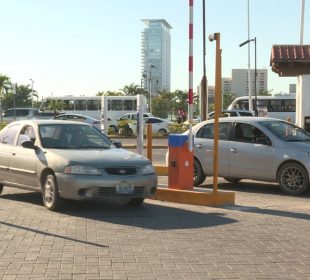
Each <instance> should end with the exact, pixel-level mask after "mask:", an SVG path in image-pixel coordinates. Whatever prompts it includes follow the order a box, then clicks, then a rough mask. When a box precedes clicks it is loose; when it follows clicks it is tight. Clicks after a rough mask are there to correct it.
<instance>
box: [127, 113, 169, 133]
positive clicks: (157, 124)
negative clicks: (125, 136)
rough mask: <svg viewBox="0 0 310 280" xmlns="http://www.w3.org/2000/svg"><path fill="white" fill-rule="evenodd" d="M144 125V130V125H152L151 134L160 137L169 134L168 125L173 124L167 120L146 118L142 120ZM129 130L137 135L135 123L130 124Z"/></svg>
mask: <svg viewBox="0 0 310 280" xmlns="http://www.w3.org/2000/svg"><path fill="white" fill-rule="evenodd" d="M143 123H144V130H145V125H146V124H151V125H152V132H153V133H156V134H158V135H161V136H165V135H167V134H169V133H170V127H169V126H170V125H172V124H173V122H170V121H168V120H165V119H162V118H157V117H147V118H144V119H143ZM129 129H130V130H131V133H132V134H137V122H134V123H130V124H129Z"/></svg>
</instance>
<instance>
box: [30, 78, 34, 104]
mask: <svg viewBox="0 0 310 280" xmlns="http://www.w3.org/2000/svg"><path fill="white" fill-rule="evenodd" d="M30 81H31V108H33V82H34V81H33V80H32V79H30Z"/></svg>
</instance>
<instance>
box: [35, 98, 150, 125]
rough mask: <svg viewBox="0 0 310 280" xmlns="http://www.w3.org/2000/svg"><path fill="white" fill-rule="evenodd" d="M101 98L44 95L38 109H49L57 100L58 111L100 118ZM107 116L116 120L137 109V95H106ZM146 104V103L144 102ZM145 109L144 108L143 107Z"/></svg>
mask: <svg viewBox="0 0 310 280" xmlns="http://www.w3.org/2000/svg"><path fill="white" fill-rule="evenodd" d="M101 98H103V96H102V97H101V96H92V97H90V96H79V97H76V96H72V95H68V96H62V97H60V96H50V97H46V98H45V99H44V100H43V102H42V104H41V106H40V108H39V110H41V111H50V110H51V109H52V108H53V105H52V103H53V102H57V104H58V106H59V107H58V111H60V112H63V113H68V114H82V115H87V116H90V117H93V118H96V119H98V120H99V119H101V104H103V102H102V100H101ZM107 104H108V108H107V112H108V117H109V118H110V119H112V120H117V119H118V118H119V117H120V116H122V115H124V114H126V113H132V112H133V111H137V96H107ZM145 104H146V103H145ZM144 109H145V111H146V108H144Z"/></svg>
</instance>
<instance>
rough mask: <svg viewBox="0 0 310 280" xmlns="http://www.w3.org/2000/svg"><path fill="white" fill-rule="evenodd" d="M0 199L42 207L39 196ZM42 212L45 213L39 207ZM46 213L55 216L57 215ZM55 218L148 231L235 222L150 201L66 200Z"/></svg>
mask: <svg viewBox="0 0 310 280" xmlns="http://www.w3.org/2000/svg"><path fill="white" fill-rule="evenodd" d="M1 199H9V200H12V201H19V202H23V203H28V204H32V205H42V200H41V195H40V194H39V193H32V192H24V193H14V194H3V195H1ZM148 202H149V203H148ZM39 211H40V210H39ZM42 211H47V212H49V211H48V210H47V209H45V208H44V206H43V205H42ZM49 213H51V214H55V215H57V213H52V212H49ZM59 214H65V215H69V216H73V217H80V218H85V219H90V220H96V221H100V222H105V223H112V224H117V225H125V226H131V227H139V228H145V229H152V230H172V229H193V228H202V227H214V226H219V225H225V224H230V223H236V222H238V221H237V220H234V219H231V218H227V217H225V214H222V213H201V212H195V211H190V210H186V209H181V208H180V207H179V208H177V207H171V206H166V205H157V204H153V203H152V201H151V200H146V202H145V203H144V204H143V205H141V206H136V207H134V206H126V205H123V204H120V203H118V202H111V201H102V202H97V201H96V202H93V201H91V202H87V201H86V202H80V201H71V200H66V201H65V203H64V206H63V208H62V210H60V211H59Z"/></svg>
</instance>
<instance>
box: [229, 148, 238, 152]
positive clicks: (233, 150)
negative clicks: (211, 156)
mask: <svg viewBox="0 0 310 280" xmlns="http://www.w3.org/2000/svg"><path fill="white" fill-rule="evenodd" d="M230 151H231V152H232V153H237V152H238V150H237V149H236V148H230Z"/></svg>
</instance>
